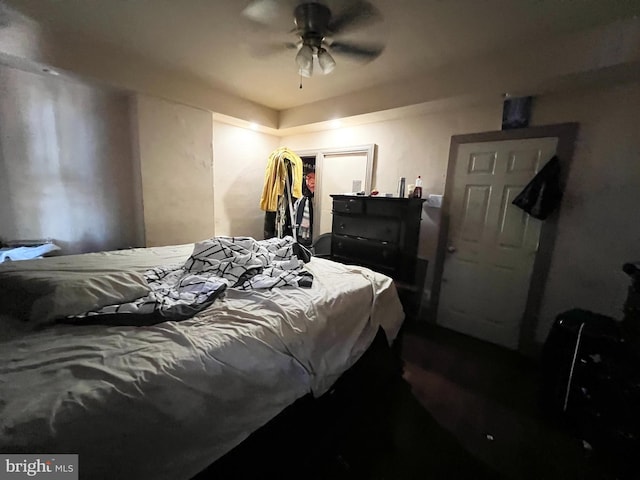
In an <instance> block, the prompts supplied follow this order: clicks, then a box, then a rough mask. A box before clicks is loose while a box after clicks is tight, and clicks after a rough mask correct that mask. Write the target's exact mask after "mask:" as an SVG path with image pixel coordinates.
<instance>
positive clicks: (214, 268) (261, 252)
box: [65, 237, 313, 325]
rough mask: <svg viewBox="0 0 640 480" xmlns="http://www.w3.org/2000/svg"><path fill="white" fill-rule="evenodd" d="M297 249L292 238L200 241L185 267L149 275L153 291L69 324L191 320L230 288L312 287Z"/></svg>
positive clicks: (72, 319)
mask: <svg viewBox="0 0 640 480" xmlns="http://www.w3.org/2000/svg"><path fill="white" fill-rule="evenodd" d="M294 245H295V242H294V240H293V238H291V237H285V238H271V239H268V240H255V239H253V238H251V237H215V238H212V239H210V240H205V241H202V242H199V243H196V244H195V246H194V249H193V253H192V255H191V256H190V257H189V258H188V260H187V261H186V262H185V263H184V264H174V265H165V266H159V267H155V268H152V269H150V270H147V271H146V272H145V274H144V276H145V279H146V280H147V282H148V284H149V287H150V290H151V291H150V293H149V294H148V295H147V296H145V297H141V298H139V299H137V300H135V301H133V302H129V303H123V304H119V305H109V306H106V307H103V308H100V309H97V310H93V311H90V312H86V313H83V314H80V315H74V316H71V317H67V319H65V322H66V323H82V324H87V323H98V324H101V323H107V324H111V325H153V324H156V323H159V322H164V321H168V320H174V321H177V320H184V319H187V318H191V317H193V316H194V315H195V314H197V313H198V312H201V311H202V310H204V309H205V308H207V307H209V306H210V305H211V304H212V303H213V302H214V301H215V300H216V298H218V297H219V296H220V295H221V294H222V293H223V292H224V291H225V289H227V288H234V289H239V290H255V289H271V288H274V287H286V286H291V287H310V286H311V284H312V281H313V277H312V275H311V273H309V272H307V271H305V270H303V266H304V263H303V262H302V261H301V260H299V259H298V258H297V257H296V255H295V254H294Z"/></svg>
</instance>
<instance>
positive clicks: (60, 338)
mask: <svg viewBox="0 0 640 480" xmlns="http://www.w3.org/2000/svg"><path fill="white" fill-rule="evenodd" d="M192 248H193V246H192V245H183V246H174V247H159V248H153V249H134V250H127V251H119V252H105V253H100V254H88V255H78V256H69V257H57V258H47V259H43V260H40V261H25V262H20V263H21V265H17V264H16V265H12V266H9V267H8V268H6V269H4V268H2V269H0V273H1V274H3V275H16V276H21V277H25V276H26V278H28V277H29V276H30V275H32V276H35V277H36V278H42V277H43V276H44V277H46V276H47V275H54V276H55V275H58V274H59V272H65V271H66V272H76V273H78V272H83V273H86V274H90V273H91V272H95V271H104V269H110V268H113V269H124V268H126V269H138V270H144V269H146V268H149V267H152V266H156V265H159V264H166V263H178V262H184V260H185V259H186V258H187V257H188V255H189V254H190V253H191V251H192ZM16 263H18V262H16ZM305 268H306V269H307V270H309V271H310V272H311V273H312V274H313V276H314V281H313V285H312V287H311V288H280V289H278V288H276V289H272V290H265V291H238V290H234V289H232V288H230V289H227V291H226V292H225V295H224V296H223V297H222V298H220V299H218V300H216V301H215V302H214V304H213V305H212V306H211V307H209V308H207V309H206V310H204V311H203V312H201V313H200V314H199V315H197V316H195V317H193V318H191V319H189V320H184V321H181V322H164V323H160V324H157V325H153V326H149V327H130V326H128V327H107V326H78V325H73V326H71V325H57V326H54V327H50V328H45V329H42V330H39V331H31V332H24V331H21V332H19V333H17V334H14V335H8V336H7V337H6V338H5V339H4V340H2V341H0V451H3V452H15V453H32V452H33V453H77V454H79V461H80V476H81V478H105V479H106V478H121V479H128V478H131V479H133V478H136V479H172V480H175V479H189V478H191V477H192V476H193V475H195V474H196V473H198V472H199V471H201V470H202V469H204V468H205V467H206V466H207V465H209V464H210V463H212V462H213V461H215V460H216V459H218V458H219V457H221V456H222V455H224V454H225V453H227V452H228V451H230V450H231V449H232V448H234V447H235V446H236V445H238V444H239V443H241V442H242V440H244V439H245V438H246V437H247V436H249V435H250V434H251V433H252V432H253V431H255V430H257V429H258V428H259V427H261V426H262V425H264V424H266V423H267V422H268V421H269V420H271V419H272V418H274V417H275V416H276V415H277V414H278V413H280V412H281V411H282V410H283V409H284V408H286V407H287V406H288V405H290V404H292V403H293V402H294V401H295V400H296V399H298V398H300V397H302V396H304V395H306V394H307V393H310V392H311V393H313V394H314V395H315V396H319V395H322V394H323V393H324V392H326V391H327V390H328V389H329V388H330V387H331V385H332V384H333V383H334V382H335V380H336V379H337V378H338V377H339V376H340V375H341V374H342V373H343V372H344V371H346V370H347V369H348V368H349V367H351V366H352V365H353V364H354V363H355V362H356V361H357V360H358V358H359V357H360V356H361V355H362V353H363V352H364V351H365V350H366V349H367V348H368V346H369V345H370V344H371V342H372V341H373V338H374V337H375V334H376V332H377V330H378V328H379V327H382V328H383V329H384V330H385V333H386V335H387V337H388V339H389V340H390V341H392V340H393V339H394V338H395V337H396V335H397V333H398V330H399V328H400V326H401V323H402V320H403V317H404V315H403V312H402V307H401V305H400V302H399V300H398V296H397V293H396V290H395V287H394V285H393V282H392V281H391V279H390V278H388V277H386V276H384V275H381V274H378V273H375V272H373V271H371V270H368V269H366V268H362V267H357V266H347V265H342V264H338V263H335V262H332V261H330V260H326V259H320V258H312V260H311V261H310V262H309V263H308V264H307V265H306V266H305ZM23 279H24V278H23Z"/></svg>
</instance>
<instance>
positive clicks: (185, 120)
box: [132, 94, 215, 247]
mask: <svg viewBox="0 0 640 480" xmlns="http://www.w3.org/2000/svg"><path fill="white" fill-rule="evenodd" d="M132 103H133V105H132V106H133V109H132V110H133V122H132V123H133V125H132V129H133V130H134V132H136V139H135V144H136V153H137V156H138V158H137V160H136V161H137V162H139V165H140V176H141V181H142V201H143V205H144V231H145V238H146V245H147V246H148V247H152V246H159V245H175V244H182V243H191V242H196V241H199V240H202V239H205V238H210V237H212V236H213V235H214V232H215V227H214V195H213V191H214V188H213V181H214V178H213V146H212V132H213V118H212V115H211V112H208V111H206V110H200V109H197V108H193V107H188V106H186V105H181V104H178V103H174V102H170V101H167V100H163V99H160V98H157V97H150V96H147V95H139V94H137V95H135V96H134V97H133V98H132Z"/></svg>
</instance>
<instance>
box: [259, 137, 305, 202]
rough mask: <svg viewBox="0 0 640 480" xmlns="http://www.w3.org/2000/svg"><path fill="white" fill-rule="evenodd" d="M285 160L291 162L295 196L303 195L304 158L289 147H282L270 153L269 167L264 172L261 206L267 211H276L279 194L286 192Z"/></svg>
mask: <svg viewBox="0 0 640 480" xmlns="http://www.w3.org/2000/svg"><path fill="white" fill-rule="evenodd" d="M285 160H289V161H290V162H291V173H292V181H293V184H292V186H291V187H292V193H293V196H294V197H296V198H300V197H302V159H301V158H300V157H299V156H298V155H296V153H295V152H293V151H291V150H289V149H288V148H287V147H280V148H278V149H276V150H274V151H273V152H272V153H271V155H269V161H268V162H267V169H266V171H265V172H264V187H263V189H262V197H261V198H260V208H261V209H262V210H264V211H265V212H275V211H276V209H277V208H278V196H279V195H283V194H284V185H285V182H286V180H287V166H286V162H285Z"/></svg>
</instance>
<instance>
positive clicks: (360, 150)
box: [293, 143, 377, 240]
mask: <svg viewBox="0 0 640 480" xmlns="http://www.w3.org/2000/svg"><path fill="white" fill-rule="evenodd" d="M376 150H377V144H375V143H369V144H366V145H356V146H349V147H335V148H310V149H304V150H297V149H293V151H294V152H296V155H298V156H299V157H316V190H315V192H314V195H313V196H314V199H315V203H314V205H313V208H314V211H317V212H320V211H321V209H322V166H323V160H324V157H325V156H331V155H357V154H362V155H366V157H367V170H366V173H365V183H364V185H363V189H364V191H365V192H370V191H371V187H372V185H373V170H374V162H375V158H376ZM313 231H314V234H313V240H315V239H316V238H317V237H318V233H317V232H319V231H320V215H314V219H313Z"/></svg>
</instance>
